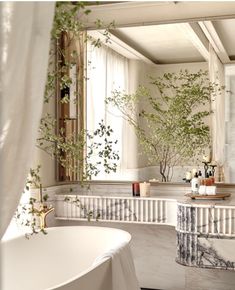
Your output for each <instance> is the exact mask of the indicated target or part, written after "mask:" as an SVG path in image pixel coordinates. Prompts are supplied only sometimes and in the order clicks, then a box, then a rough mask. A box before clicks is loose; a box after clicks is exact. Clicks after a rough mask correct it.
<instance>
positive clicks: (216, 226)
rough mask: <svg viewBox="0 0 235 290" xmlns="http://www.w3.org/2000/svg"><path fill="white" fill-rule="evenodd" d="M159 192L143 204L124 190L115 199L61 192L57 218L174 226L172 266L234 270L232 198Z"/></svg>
mask: <svg viewBox="0 0 235 290" xmlns="http://www.w3.org/2000/svg"><path fill="white" fill-rule="evenodd" d="M159 186H161V185H155V186H153V187H152V191H151V197H146V198H140V197H132V196H130V193H129V192H128V191H125V189H124V188H122V189H121V193H119V194H115V193H114V192H109V193H107V192H104V190H102V186H100V187H98V188H96V189H95V190H94V189H93V190H89V192H85V193H83V194H77V193H76V192H74V191H73V190H71V188H70V190H69V191H68V189H66V188H64V190H62V192H59V193H58V194H56V201H55V203H56V204H55V207H56V218H57V219H60V220H77V221H86V220H87V218H88V216H89V219H90V220H91V221H92V220H93V221H95V220H96V219H97V220H99V221H100V222H111V223H112V222H116V223H133V224H146V225H147V224H149V225H168V226H174V227H175V229H176V233H177V235H176V239H177V251H176V253H177V254H176V261H177V263H179V264H181V265H184V266H194V267H199V268H216V269H225V270H235V254H234V253H233V248H234V247H235V194H232V195H231V197H229V198H228V199H226V200H217V201H214V200H207V201H205V200H203V201H200V200H199V201H198V200H197V201H194V200H191V199H190V198H187V197H185V196H184V194H185V193H186V192H188V191H189V189H190V188H189V187H188V186H187V185H185V186H184V188H183V189H180V187H179V185H178V186H177V189H178V190H176V191H175V192H174V193H173V192H172V193H171V192H170V191H169V192H167V191H166V190H164V192H163V191H162V193H159V190H158V191H157V192H156V189H157V188H158V187H159ZM180 190H182V192H181V191H180ZM219 190H220V191H221V192H223V191H227V192H228V191H230V192H231V191H233V190H234V189H232V188H229V189H226V188H223V187H222V186H221V187H220V188H219ZM97 193H98V194H97Z"/></svg>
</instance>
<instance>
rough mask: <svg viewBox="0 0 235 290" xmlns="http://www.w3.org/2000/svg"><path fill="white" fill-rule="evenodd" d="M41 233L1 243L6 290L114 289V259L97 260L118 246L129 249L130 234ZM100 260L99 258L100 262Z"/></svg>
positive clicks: (97, 230)
mask: <svg viewBox="0 0 235 290" xmlns="http://www.w3.org/2000/svg"><path fill="white" fill-rule="evenodd" d="M47 231H48V234H47V235H43V234H41V233H40V234H38V235H34V236H32V237H30V239H29V240H28V239H26V238H25V237H24V236H20V237H16V238H13V239H7V240H4V239H3V240H2V241H1V254H2V269H1V271H2V274H1V279H2V286H1V289H2V290H49V289H60V290H111V289H112V269H111V259H110V258H108V257H107V258H106V259H101V261H100V262H98V263H97V262H96V263H94V261H95V260H97V257H99V256H102V254H104V253H106V252H108V251H109V250H110V249H112V248H114V247H118V245H119V244H120V245H122V246H123V245H124V247H125V245H126V246H127V247H128V244H129V242H130V239H131V236H130V234H129V233H127V232H125V231H122V230H118V229H111V228H104V227H89V226H74V227H57V228H49V229H48V230H47ZM98 260H99V259H98Z"/></svg>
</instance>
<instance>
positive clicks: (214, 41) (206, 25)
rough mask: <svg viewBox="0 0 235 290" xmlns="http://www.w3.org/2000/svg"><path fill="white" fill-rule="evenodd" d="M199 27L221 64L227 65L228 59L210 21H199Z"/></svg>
mask: <svg viewBox="0 0 235 290" xmlns="http://www.w3.org/2000/svg"><path fill="white" fill-rule="evenodd" d="M199 25H200V27H201V29H202V31H203V32H204V33H205V35H206V37H207V38H208V40H209V42H210V44H211V46H212V47H213V48H214V50H215V52H216V54H217V55H218V57H219V59H220V60H221V62H222V63H229V62H230V58H229V56H228V53H227V51H226V49H225V48H224V45H223V43H222V41H221V39H220V37H219V35H218V33H217V31H216V29H215V27H214V25H213V23H212V22H211V21H200V22H199Z"/></svg>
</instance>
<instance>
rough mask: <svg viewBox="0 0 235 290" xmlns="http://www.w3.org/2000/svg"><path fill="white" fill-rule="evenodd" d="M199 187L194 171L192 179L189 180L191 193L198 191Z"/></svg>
mask: <svg viewBox="0 0 235 290" xmlns="http://www.w3.org/2000/svg"><path fill="white" fill-rule="evenodd" d="M198 189H199V179H198V175H197V173H195V175H194V177H193V179H192V180H191V191H192V193H198Z"/></svg>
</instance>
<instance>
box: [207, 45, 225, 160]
mask: <svg viewBox="0 0 235 290" xmlns="http://www.w3.org/2000/svg"><path fill="white" fill-rule="evenodd" d="M209 74H210V81H211V82H213V83H216V84H218V85H219V86H220V87H221V86H224V84H225V76H224V66H223V64H222V63H221V61H220V60H219V58H218V56H217V54H216V53H215V51H214V49H213V48H212V47H211V45H210V58H209ZM212 111H213V113H212V154H213V155H212V159H213V160H215V161H216V162H217V163H218V165H219V166H223V165H224V161H225V94H224V91H223V90H222V91H221V93H219V94H217V95H216V97H215V100H214V101H212Z"/></svg>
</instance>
